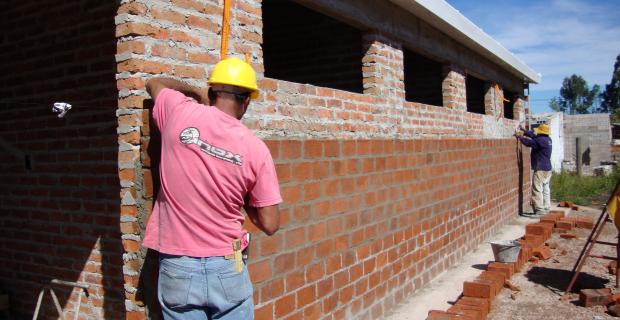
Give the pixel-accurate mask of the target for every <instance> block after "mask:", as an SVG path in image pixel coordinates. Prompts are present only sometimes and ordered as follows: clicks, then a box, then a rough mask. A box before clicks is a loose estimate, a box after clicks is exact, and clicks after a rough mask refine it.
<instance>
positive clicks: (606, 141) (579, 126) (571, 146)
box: [564, 114, 612, 173]
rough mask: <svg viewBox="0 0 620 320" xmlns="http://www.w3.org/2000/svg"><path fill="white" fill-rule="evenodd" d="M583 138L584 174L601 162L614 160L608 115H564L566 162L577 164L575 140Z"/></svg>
mask: <svg viewBox="0 0 620 320" xmlns="http://www.w3.org/2000/svg"><path fill="white" fill-rule="evenodd" d="M577 137H580V138H581V152H582V163H583V165H584V166H583V169H584V172H587V173H589V172H591V170H592V167H595V166H599V165H600V164H601V161H609V160H612V156H611V123H610V120H609V115H608V114H581V115H564V161H572V163H573V164H575V163H576V161H577V160H576V159H577V158H576V149H575V148H576V144H575V139H576V138H577Z"/></svg>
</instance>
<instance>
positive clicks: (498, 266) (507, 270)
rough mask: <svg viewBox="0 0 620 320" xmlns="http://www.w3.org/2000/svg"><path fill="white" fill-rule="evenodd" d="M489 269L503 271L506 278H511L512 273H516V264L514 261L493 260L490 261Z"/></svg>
mask: <svg viewBox="0 0 620 320" xmlns="http://www.w3.org/2000/svg"><path fill="white" fill-rule="evenodd" d="M487 270H488V271H491V272H499V273H503V274H504V275H505V276H506V279H510V277H512V275H513V274H514V273H515V264H514V263H503V262H491V263H489V265H488V267H487Z"/></svg>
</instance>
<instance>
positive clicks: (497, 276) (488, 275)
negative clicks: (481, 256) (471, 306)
mask: <svg viewBox="0 0 620 320" xmlns="http://www.w3.org/2000/svg"><path fill="white" fill-rule="evenodd" d="M476 279H482V280H489V281H492V282H493V286H494V289H495V292H496V293H499V292H500V291H501V290H502V288H503V287H504V283H505V282H506V279H507V278H506V276H504V274H503V273H499V272H493V271H482V272H481V273H480V274H479V275H478V277H477V278H476Z"/></svg>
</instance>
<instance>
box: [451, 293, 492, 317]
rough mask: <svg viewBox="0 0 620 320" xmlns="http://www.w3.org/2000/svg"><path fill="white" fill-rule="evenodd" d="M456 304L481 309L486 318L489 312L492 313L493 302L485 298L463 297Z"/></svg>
mask: <svg viewBox="0 0 620 320" xmlns="http://www.w3.org/2000/svg"><path fill="white" fill-rule="evenodd" d="M456 304H457V305H466V306H472V307H479V308H480V309H481V310H482V311H484V314H485V317H486V315H487V314H488V313H489V312H491V301H489V300H488V299H484V298H474V297H461V298H460V299H459V300H458V301H457V302H456Z"/></svg>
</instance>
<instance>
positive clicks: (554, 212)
mask: <svg viewBox="0 0 620 320" xmlns="http://www.w3.org/2000/svg"><path fill="white" fill-rule="evenodd" d="M546 215H556V216H559V217H562V218H563V217H564V216H565V213H564V210H551V211H549V213H547V214H546Z"/></svg>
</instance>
